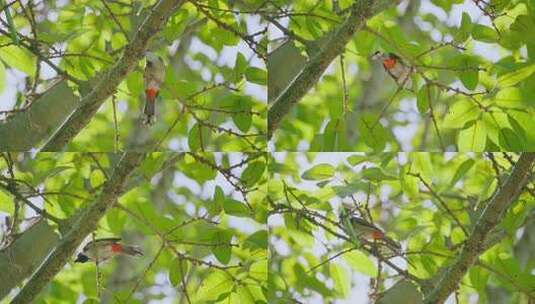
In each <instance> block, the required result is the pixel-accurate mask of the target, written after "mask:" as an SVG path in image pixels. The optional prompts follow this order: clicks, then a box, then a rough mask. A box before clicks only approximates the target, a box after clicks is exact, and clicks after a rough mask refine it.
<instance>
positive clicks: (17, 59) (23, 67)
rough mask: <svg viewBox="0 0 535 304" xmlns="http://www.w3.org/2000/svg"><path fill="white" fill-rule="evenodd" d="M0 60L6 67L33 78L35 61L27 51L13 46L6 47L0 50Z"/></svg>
mask: <svg viewBox="0 0 535 304" xmlns="http://www.w3.org/2000/svg"><path fill="white" fill-rule="evenodd" d="M0 59H2V60H4V61H5V63H7V65H9V66H10V67H12V68H15V69H17V70H19V71H21V72H23V73H26V74H27V75H28V76H31V77H33V76H34V75H35V69H36V64H35V63H36V59H35V57H34V56H33V55H32V54H31V53H30V52H29V51H27V50H25V49H23V48H20V47H17V46H15V45H8V46H4V47H2V48H0Z"/></svg>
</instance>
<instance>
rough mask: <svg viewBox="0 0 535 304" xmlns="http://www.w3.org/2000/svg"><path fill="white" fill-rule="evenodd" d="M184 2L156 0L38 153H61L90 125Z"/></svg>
mask: <svg viewBox="0 0 535 304" xmlns="http://www.w3.org/2000/svg"><path fill="white" fill-rule="evenodd" d="M183 3H184V0H160V1H159V2H158V3H157V4H156V5H155V6H154V7H153V8H152V11H151V12H150V14H149V15H148V16H147V18H146V19H145V21H143V23H142V24H141V26H140V27H139V29H138V31H137V33H136V35H135V37H134V38H133V39H132V42H130V43H129V44H128V45H126V47H125V49H124V52H123V54H122V56H121V58H120V59H119V60H118V61H117V63H116V64H115V65H114V66H113V67H112V68H110V69H109V70H107V71H105V72H104V73H102V74H99V75H97V76H96V77H95V78H94V84H95V85H94V87H93V89H92V90H91V92H90V93H89V94H87V95H86V96H84V97H83V98H82V100H81V102H80V106H78V108H76V110H74V112H73V113H72V114H71V115H70V116H69V118H68V119H67V120H66V121H65V123H64V124H63V125H62V126H61V127H60V128H59V129H58V130H57V131H56V133H55V134H54V135H52V138H50V140H49V141H48V142H47V143H46V145H45V146H44V147H43V148H42V149H41V150H42V151H59V150H63V149H64V148H65V146H66V145H67V143H68V142H69V141H71V140H72V139H73V138H74V137H75V136H76V135H77V134H78V133H79V132H80V131H81V130H82V129H83V128H84V127H85V126H86V125H87V124H88V123H89V122H90V121H91V118H92V117H93V115H95V113H96V112H97V111H98V109H99V108H100V106H101V105H102V103H104V101H105V100H106V99H107V98H108V97H110V96H111V95H112V94H113V92H114V91H115V89H116V88H117V86H118V85H119V84H120V83H121V81H123V79H124V78H125V77H126V75H127V74H128V73H129V72H130V71H132V70H133V69H134V68H135V66H136V65H137V63H138V61H139V60H140V59H141V58H142V57H143V55H144V53H145V51H146V50H147V49H148V45H149V42H150V40H151V39H152V37H154V36H156V34H157V33H158V32H159V31H160V30H161V29H162V28H163V26H164V25H165V23H166V21H167V19H168V18H169V17H170V16H171V14H173V12H174V11H175V10H176V8H177V7H179V6H180V5H182V4H183Z"/></svg>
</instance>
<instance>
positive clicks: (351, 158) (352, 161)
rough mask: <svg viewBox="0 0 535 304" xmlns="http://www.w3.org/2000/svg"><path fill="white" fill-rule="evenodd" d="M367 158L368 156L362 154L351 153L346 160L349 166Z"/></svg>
mask: <svg viewBox="0 0 535 304" xmlns="http://www.w3.org/2000/svg"><path fill="white" fill-rule="evenodd" d="M367 160H369V158H368V156H364V155H357V154H354V155H351V156H349V157H348V158H347V162H348V163H349V164H350V165H351V166H356V165H358V164H360V163H363V162H365V161H367Z"/></svg>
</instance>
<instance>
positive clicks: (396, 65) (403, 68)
mask: <svg viewBox="0 0 535 304" xmlns="http://www.w3.org/2000/svg"><path fill="white" fill-rule="evenodd" d="M371 58H372V60H381V62H382V64H383V68H384V69H385V71H386V72H387V73H388V75H390V77H392V79H394V81H395V82H396V83H397V84H398V85H399V86H401V87H403V88H407V89H408V88H410V87H412V80H411V74H412V68H411V67H409V66H407V65H406V64H405V63H404V62H403V60H402V59H401V58H400V57H399V56H398V55H396V54H394V53H387V54H385V53H382V52H380V51H377V52H375V53H374V54H373V55H372V57H371Z"/></svg>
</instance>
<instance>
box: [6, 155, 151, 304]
mask: <svg viewBox="0 0 535 304" xmlns="http://www.w3.org/2000/svg"><path fill="white" fill-rule="evenodd" d="M143 158H144V154H143V153H123V155H122V157H121V159H120V161H119V162H118V163H117V165H116V166H115V168H114V170H113V173H112V175H111V177H110V179H109V180H108V181H107V182H106V184H105V185H104V188H103V189H102V192H101V193H100V195H99V196H98V197H97V199H96V200H95V201H94V202H93V203H92V204H91V205H90V206H88V207H87V208H86V209H84V210H83V211H82V212H81V213H80V216H79V217H78V219H77V220H76V221H75V222H74V223H73V226H72V228H71V229H70V230H69V231H68V232H67V233H66V234H65V236H64V238H63V239H62V240H61V242H60V243H59V244H58V245H57V246H56V247H55V248H54V250H53V251H52V252H51V253H50V255H49V256H48V258H47V259H46V260H45V261H44V262H43V263H42V264H41V266H40V267H39V269H38V270H37V271H36V272H35V273H34V274H33V276H32V277H31V278H30V280H29V281H28V283H26V285H25V286H24V287H23V288H22V289H21V291H20V292H19V293H18V294H17V296H16V297H15V298H14V299H13V301H12V302H11V303H15V304H16V303H31V302H32V301H33V300H34V299H35V298H36V296H37V295H38V294H39V292H40V291H41V290H42V289H43V288H44V287H45V286H46V285H47V284H48V282H49V281H51V280H52V279H53V278H54V276H55V275H56V274H57V273H58V272H59V271H60V270H61V269H62V268H63V266H64V265H65V264H66V263H67V261H68V260H69V259H70V258H71V256H72V255H73V254H74V251H75V250H76V248H78V246H80V244H81V243H82V241H83V240H84V238H85V237H87V235H89V234H90V233H91V232H92V231H94V230H95V228H96V226H97V223H98V221H99V220H100V219H101V218H102V217H103V216H104V215H105V214H106V211H107V210H108V209H109V208H110V207H112V206H113V204H114V203H115V202H116V201H117V199H118V198H119V196H120V195H121V194H122V193H123V192H124V186H125V183H126V181H127V178H128V176H129V175H130V174H131V173H132V171H134V169H135V168H136V167H137V166H139V164H140V163H141V161H142V160H143Z"/></svg>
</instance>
